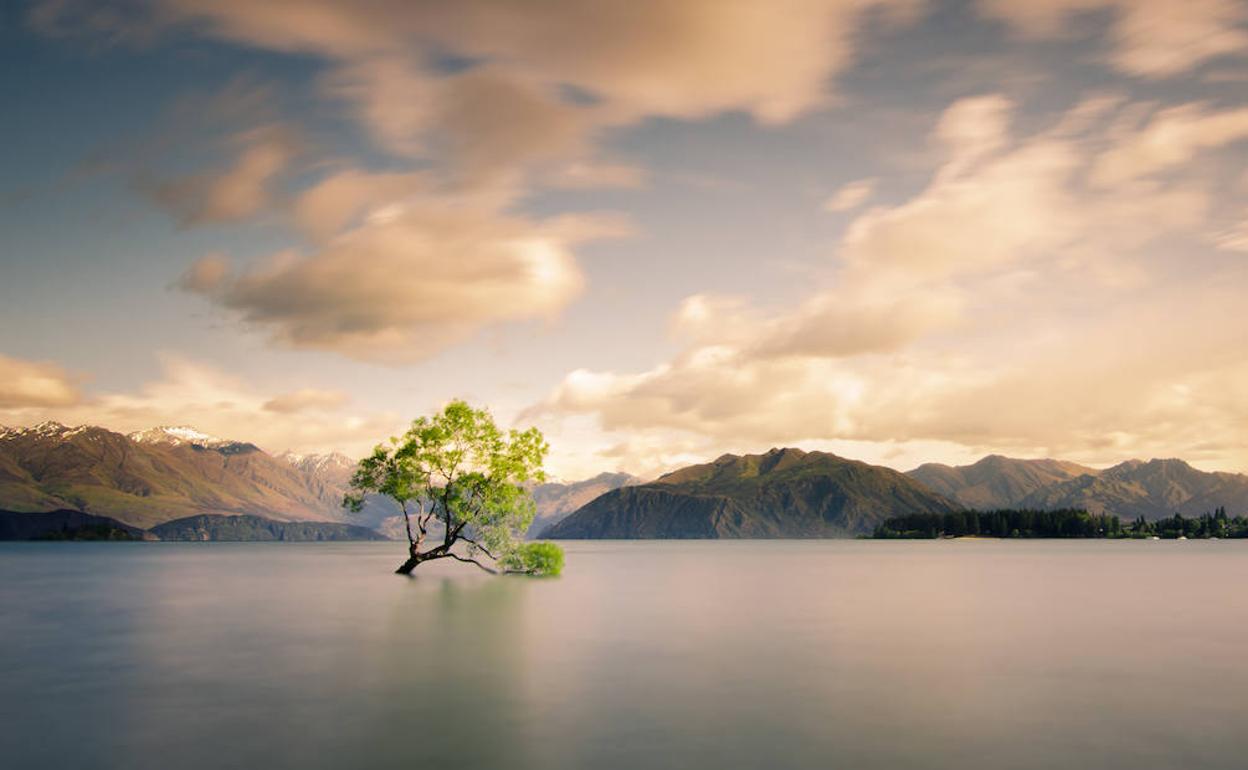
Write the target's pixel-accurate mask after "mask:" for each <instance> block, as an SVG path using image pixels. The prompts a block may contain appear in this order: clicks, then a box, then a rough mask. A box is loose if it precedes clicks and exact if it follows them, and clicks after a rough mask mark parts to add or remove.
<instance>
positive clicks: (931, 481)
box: [906, 455, 1097, 510]
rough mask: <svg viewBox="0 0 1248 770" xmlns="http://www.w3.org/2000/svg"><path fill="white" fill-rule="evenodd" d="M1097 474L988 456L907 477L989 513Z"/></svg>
mask: <svg viewBox="0 0 1248 770" xmlns="http://www.w3.org/2000/svg"><path fill="white" fill-rule="evenodd" d="M1096 473H1097V471H1096V470H1094V469H1092V468H1087V467H1085V466H1082V465H1077V464H1075V463H1068V462H1064V461H1062V460H1015V459H1013V458H1009V457H1001V456H1000V455H989V456H988V457H985V458H984V459H982V460H980V461H979V462H977V463H975V464H974V465H962V466H957V467H952V466H948V465H941V464H940V463H927V464H925V465H920V466H919V467H917V468H915V469H914V470H912V471H908V472H907V473H906V475H907V476H909V477H910V478H912V479H915V480H917V481H919V482H920V483H922V484H923V486H925V487H927V488H928V489H930V490H932V491H933V492H936V493H939V494H942V495H944V496H945V497H948V498H952V499H953V500H956V501H957V502H959V503H961V504H962V505H964V506H966V507H967V508H973V509H977V510H990V509H993V508H1011V507H1014V506H1017V505H1019V504H1020V503H1022V501H1023V500H1024V499H1025V498H1026V497H1027V496H1028V495H1030V494H1032V493H1033V492H1036V491H1038V490H1040V489H1044V488H1046V487H1050V486H1052V485H1054V484H1058V483H1060V482H1063V481H1068V480H1070V479H1073V478H1075V477H1077V476H1080V475H1083V474H1091V475H1095V474H1096Z"/></svg>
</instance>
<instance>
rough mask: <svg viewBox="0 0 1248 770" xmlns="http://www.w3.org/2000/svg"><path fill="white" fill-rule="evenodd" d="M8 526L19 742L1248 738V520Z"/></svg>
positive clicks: (1133, 763) (796, 756) (130, 749)
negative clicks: (970, 526) (764, 535)
mask: <svg viewBox="0 0 1248 770" xmlns="http://www.w3.org/2000/svg"><path fill="white" fill-rule="evenodd" d="M565 547H566V549H567V551H568V560H567V567H566V571H565V574H564V575H563V577H561V578H557V579H547V580H542V579H527V578H518V577H502V578H498V577H490V576H488V575H485V574H483V573H478V572H477V571H476V570H475V568H473V567H471V566H468V565H463V564H455V563H452V564H442V563H438V564H433V565H423V566H422V567H420V574H418V576H417V577H415V578H414V579H405V578H402V577H398V576H396V575H393V574H390V572H391V570H392V569H393V568H394V567H395V566H396V565H397V564H398V562H399V561H401V557H402V555H403V553H402V552H403V546H402V545H400V544H398V543H342V544H311V543H309V544H296V543H290V544H287V543H238V544H226V543H204V544H197V543H21V544H0V683H2V684H0V757H2V759H0V765H3V766H4V767H5V768H9V769H10V770H12V769H14V768H53V767H64V768H162V769H163V768H172V767H176V768H407V769H408V770H410V769H411V768H460V767H462V768H508V769H523V768H594V769H600V768H994V769H996V768H1057V767H1069V768H1074V767H1078V768H1124V769H1125V768H1131V769H1132V770H1140V769H1142V768H1168V769H1173V768H1184V769H1186V770H1192V769H1193V768H1242V767H1244V765H1245V762H1246V761H1248V759H1245V758H1246V757H1248V729H1245V725H1248V542H1244V541H1220V542H1210V541H1186V542H1182V541H1177V542H1176V541H1163V542H1156V541H1065V542H1063V541H993V540H957V541H909V542H897V541H701V542H688V541H683V542H675V541H667V542H572V543H566V544H565Z"/></svg>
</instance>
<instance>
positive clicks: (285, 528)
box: [151, 514, 389, 542]
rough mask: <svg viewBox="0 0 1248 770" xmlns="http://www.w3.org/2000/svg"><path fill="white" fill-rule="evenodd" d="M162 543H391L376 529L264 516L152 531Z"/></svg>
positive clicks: (183, 522) (204, 518)
mask: <svg viewBox="0 0 1248 770" xmlns="http://www.w3.org/2000/svg"><path fill="white" fill-rule="evenodd" d="M151 532H152V534H154V535H156V536H157V537H159V538H160V539H161V540H212V541H223V540H225V541H256V540H285V541H298V542H322V541H329V540H388V539H389V538H386V537H384V536H383V535H381V534H380V533H378V532H377V531H376V530H372V529H369V528H368V527H360V526H356V525H353V524H339V523H337V522H328V521H273V520H272V519H265V518H262V517H260V516H249V515H241V516H221V515H218V514H204V515H201V516H190V517H188V518H185V519H176V520H174V521H167V522H165V523H164V524H157V525H156V526H154V527H152V529H151Z"/></svg>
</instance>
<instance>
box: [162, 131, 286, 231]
mask: <svg viewBox="0 0 1248 770" xmlns="http://www.w3.org/2000/svg"><path fill="white" fill-rule="evenodd" d="M230 143H231V144H232V145H233V146H235V147H237V148H238V149H237V152H236V155H235V158H234V162H233V163H232V164H231V165H230V166H229V167H228V168H226V169H225V170H224V171H221V172H219V173H208V174H192V175H187V176H181V177H176V178H174V179H168V180H164V181H145V182H143V183H141V188H142V189H144V190H145V191H146V192H147V194H148V195H150V196H151V198H152V199H153V200H154V201H155V202H156V203H158V204H159V205H161V206H162V207H164V208H166V209H168V210H169V211H170V213H172V214H173V215H174V217H176V218H177V219H178V221H179V223H180V224H181V225H182V226H183V227H192V226H195V225H203V224H219V223H222V222H238V221H241V220H245V219H249V218H251V217H253V216H255V215H257V214H259V213H260V212H262V211H264V210H265V209H267V208H269V206H270V205H271V203H272V201H273V196H274V190H273V187H274V184H275V182H276V181H277V179H278V178H279V176H280V175H281V174H282V173H283V172H285V171H286V170H287V169H288V167H289V166H290V163H291V161H292V160H293V159H294V158H295V156H296V155H297V154H298V152H299V141H298V139H297V137H296V136H295V134H294V132H292V131H291V130H289V129H287V128H284V127H281V126H264V127H261V128H257V129H252V130H249V131H245V132H243V133H240V134H238V135H236V136H234V137H233V138H232V139H231V142H230Z"/></svg>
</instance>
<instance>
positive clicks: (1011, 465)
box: [908, 455, 1248, 520]
mask: <svg viewBox="0 0 1248 770" xmlns="http://www.w3.org/2000/svg"><path fill="white" fill-rule="evenodd" d="M908 475H909V476H910V477H911V478H914V479H916V480H918V481H920V482H921V483H923V484H924V485H926V486H927V487H928V488H930V489H932V490H933V491H936V492H939V493H941V494H943V495H946V496H948V497H951V498H953V499H954V500H957V501H958V502H959V503H961V504H962V505H964V506H966V507H967V508H971V509H976V510H991V509H994V508H1030V509H1035V510H1056V509H1060V508H1083V509H1086V510H1087V511H1088V512H1090V513H1094V514H1113V515H1116V516H1119V517H1121V518H1123V519H1135V518H1138V517H1141V516H1143V517H1144V518H1145V519H1149V520H1156V519H1160V518H1164V517H1167V516H1172V515H1174V514H1175V513H1181V514H1183V515H1185V516H1198V515H1200V514H1202V513H1208V512H1210V511H1212V510H1214V509H1215V508H1218V507H1225V508H1226V509H1227V510H1228V511H1232V512H1248V476H1245V475H1244V474H1242V473H1222V472H1207V471H1201V470H1197V469H1196V468H1193V467H1192V466H1191V465H1188V464H1187V463H1186V462H1184V461H1183V460H1179V459H1174V458H1171V459H1162V460H1147V461H1144V460H1127V461H1126V462H1122V463H1119V464H1118V465H1115V466H1113V467H1110V468H1106V469H1104V470H1097V469H1095V468H1088V467H1086V466H1082V465H1077V464H1075V463H1069V462H1063V461H1059V460H1017V459H1012V458H1008V457H1001V456H999V455H990V456H988V457H985V458H984V459H982V460H980V461H979V462H977V463H974V464H973V465H963V466H956V467H951V466H948V465H938V464H935V463H929V464H926V465H920V466H919V467H918V468H915V469H914V470H912V471H909V472H908Z"/></svg>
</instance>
